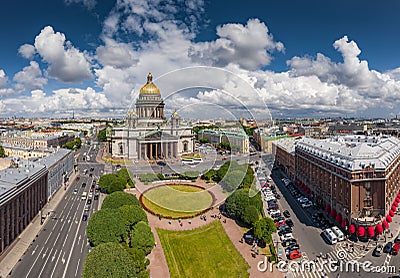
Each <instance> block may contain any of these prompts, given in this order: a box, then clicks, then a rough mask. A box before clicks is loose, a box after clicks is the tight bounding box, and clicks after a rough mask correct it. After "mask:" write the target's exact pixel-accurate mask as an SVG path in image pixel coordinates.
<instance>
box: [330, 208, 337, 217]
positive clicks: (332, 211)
mask: <svg viewBox="0 0 400 278" xmlns="http://www.w3.org/2000/svg"><path fill="white" fill-rule="evenodd" d="M330 216H331V217H332V218H334V217H335V216H336V209H334V208H333V209H332V210H331V213H330Z"/></svg>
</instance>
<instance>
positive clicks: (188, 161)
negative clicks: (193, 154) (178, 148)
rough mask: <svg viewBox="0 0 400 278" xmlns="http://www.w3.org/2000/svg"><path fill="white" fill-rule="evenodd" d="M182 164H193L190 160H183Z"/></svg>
mask: <svg viewBox="0 0 400 278" xmlns="http://www.w3.org/2000/svg"><path fill="white" fill-rule="evenodd" d="M182 164H193V159H190V158H183V159H182Z"/></svg>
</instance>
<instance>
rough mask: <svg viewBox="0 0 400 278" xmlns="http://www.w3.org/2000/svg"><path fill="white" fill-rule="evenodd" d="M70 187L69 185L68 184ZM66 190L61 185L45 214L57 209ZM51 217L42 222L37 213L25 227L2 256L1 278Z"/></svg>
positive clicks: (3, 277)
mask: <svg viewBox="0 0 400 278" xmlns="http://www.w3.org/2000/svg"><path fill="white" fill-rule="evenodd" d="M77 175H78V172H76V173H75V172H74V173H73V174H72V175H71V176H70V178H69V180H70V183H72V182H74V181H75V178H76V176H77ZM67 187H69V185H68V186H67ZM65 193H66V190H64V186H61V187H60V188H59V189H58V191H57V192H56V193H55V194H54V195H53V198H52V199H51V200H50V201H49V202H48V203H47V204H46V205H45V206H44V207H43V215H46V214H47V215H48V216H49V215H50V214H49V213H50V212H51V211H53V210H55V209H56V207H57V206H58V204H59V203H60V201H61V200H62V199H63V198H64V195H65ZM48 219H49V217H46V218H45V220H44V222H43V224H42V225H41V224H40V216H39V215H37V216H36V217H35V218H34V219H33V220H32V222H31V223H30V224H29V225H28V226H27V227H26V228H25V230H24V231H23V232H22V233H21V234H20V235H19V236H18V238H17V239H16V240H15V241H14V242H13V244H12V245H11V246H10V247H9V249H8V250H6V252H5V254H3V255H2V256H1V257H0V278H5V277H7V276H8V275H9V274H10V272H11V271H12V269H13V268H14V267H15V265H16V264H17V263H18V261H19V259H20V258H21V257H22V256H23V255H24V254H25V252H26V251H27V250H28V248H29V246H30V245H31V244H32V242H33V240H34V239H35V238H36V236H37V235H38V234H39V233H40V232H41V230H42V228H43V227H44V226H45V224H46V222H47V220H48Z"/></svg>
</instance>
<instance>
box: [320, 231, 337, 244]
mask: <svg viewBox="0 0 400 278" xmlns="http://www.w3.org/2000/svg"><path fill="white" fill-rule="evenodd" d="M322 236H323V237H324V238H325V239H326V240H327V241H328V243H329V244H336V243H337V236H336V235H335V234H334V233H333V232H332V230H331V229H329V228H328V229H325V230H324V231H323V232H322Z"/></svg>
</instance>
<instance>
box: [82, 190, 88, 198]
mask: <svg viewBox="0 0 400 278" xmlns="http://www.w3.org/2000/svg"><path fill="white" fill-rule="evenodd" d="M86 196H87V192H86V191H83V193H82V200H86Z"/></svg>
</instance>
